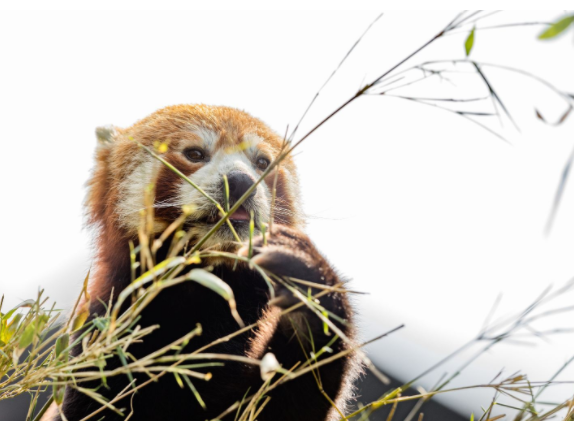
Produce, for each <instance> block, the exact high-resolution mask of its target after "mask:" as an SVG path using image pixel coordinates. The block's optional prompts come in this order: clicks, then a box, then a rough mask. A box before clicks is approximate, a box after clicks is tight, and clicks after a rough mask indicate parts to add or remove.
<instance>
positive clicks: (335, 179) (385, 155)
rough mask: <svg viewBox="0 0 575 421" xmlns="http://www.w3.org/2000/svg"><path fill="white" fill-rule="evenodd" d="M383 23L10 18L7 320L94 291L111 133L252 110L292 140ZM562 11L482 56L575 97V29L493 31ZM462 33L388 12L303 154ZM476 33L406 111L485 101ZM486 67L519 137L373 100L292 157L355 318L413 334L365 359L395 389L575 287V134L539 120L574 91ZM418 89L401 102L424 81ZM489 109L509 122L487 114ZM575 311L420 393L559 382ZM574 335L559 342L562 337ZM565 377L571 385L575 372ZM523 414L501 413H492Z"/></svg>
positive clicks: (82, 14) (561, 392)
mask: <svg viewBox="0 0 575 421" xmlns="http://www.w3.org/2000/svg"><path fill="white" fill-rule="evenodd" d="M379 13H380V12H378V11H340V12H331V11H321V12H313V11H306V12H297V11H282V12H254V11H250V12H240V11H228V12H225V11H218V12H209V11H182V12H174V11H171V12H162V11H152V12H136V11H114V12H105V11H76V12H63V11H59V12H39V11H37V12H3V13H2V14H1V15H0V39H1V40H2V41H0V57H1V59H2V66H0V92H1V95H0V115H1V116H2V118H1V119H0V129H1V134H2V145H3V146H2V153H1V157H2V162H1V165H0V191H1V197H2V199H1V203H2V206H0V220H1V221H2V233H3V236H2V237H3V241H2V242H0V256H2V261H1V264H2V276H1V277H0V293H1V294H4V296H5V298H4V300H5V301H4V305H5V306H6V307H5V308H10V307H12V306H13V305H15V304H17V303H18V302H20V301H21V300H24V299H28V298H32V297H35V295H36V293H37V290H38V288H43V289H44V290H45V291H46V294H47V295H49V296H50V298H51V299H52V300H55V301H56V302H57V303H58V306H59V307H60V308H64V309H69V308H70V307H71V305H72V304H73V300H74V299H75V298H76V297H77V295H78V294H79V292H80V289H81V283H82V281H83V279H84V277H85V275H86V272H87V271H88V269H89V267H90V261H91V253H92V250H91V237H90V233H89V232H88V231H87V230H85V229H84V228H83V227H84V214H83V208H82V203H83V200H84V195H85V182H86V180H87V179H88V177H89V175H90V169H91V168H92V160H93V151H94V147H95V143H96V141H95V135H94V128H95V127H96V126H101V125H106V124H114V125H116V126H120V127H126V126H129V125H131V124H133V123H134V122H135V121H137V120H138V119H140V118H143V117H145V116H146V115H148V114H150V113H151V112H153V111H155V110H157V109H159V108H161V107H164V106H167V105H172V104H179V103H206V104H215V105H227V106H232V107H237V108H240V109H244V110H246V111H247V112H249V113H251V114H252V115H254V116H256V117H259V118H261V119H262V120H263V121H265V122H266V123H267V124H269V125H270V126H271V127H272V128H274V129H275V130H276V131H277V132H279V133H281V134H283V133H284V132H285V130H286V127H287V126H288V125H289V127H290V128H291V129H293V128H294V127H295V125H296V124H297V122H298V121H299V119H300V117H301V115H302V114H303V112H304V111H305V109H306V107H307V105H308V104H309V102H310V101H311V99H312V98H313V96H314V94H315V93H316V92H317V91H318V89H319V88H320V86H321V85H322V84H323V83H324V82H325V80H326V79H327V77H328V76H329V75H330V74H331V73H332V72H333V70H334V69H335V68H336V67H337V65H338V63H340V61H341V59H342V58H343V57H344V55H345V54H346V52H347V51H348V50H349V49H350V48H351V46H352V45H353V44H354V42H355V41H356V40H357V39H358V38H359V37H360V35H361V34H362V33H363V32H364V31H365V29H366V28H367V27H368V25H369V24H370V23H372V22H373V21H374V19H376V17H377V16H378V15H379ZM565 13H566V12H564V11H544V12H543V11H528V12H518V11H509V12H501V13H497V14H494V15H492V16H489V17H488V18H486V19H485V20H482V21H478V22H477V23H476V27H477V29H476V32H475V41H474V45H473V49H472V51H471V54H470V57H469V58H470V59H473V60H476V61H478V62H482V63H494V64H499V65H503V66H511V67H513V68H518V69H522V70H525V71H527V72H529V74H532V75H535V76H537V77H539V78H542V79H543V80H545V81H548V82H550V83H551V84H552V85H553V86H554V87H556V88H557V89H559V90H561V91H567V92H571V93H572V92H573V30H572V29H569V30H567V31H566V32H565V33H564V34H562V35H561V36H559V37H557V38H555V39H553V40H548V41H541V40H538V39H537V36H538V35H539V34H540V33H541V32H542V30H543V29H544V27H543V26H541V25H537V24H534V25H525V26H510V27H502V28H492V29H489V28H488V29H484V30H482V29H481V28H482V27H489V26H499V25H504V24H509V23H525V22H529V23H539V22H553V21H556V20H557V19H558V18H559V17H560V16H562V15H564V14H565ZM456 14H457V12H453V11H447V12H443V11H442V12H431V11H425V12H422V11H410V12H399V11H392V12H386V13H384V15H383V16H382V17H381V18H380V19H379V20H378V21H377V22H376V23H375V24H374V25H373V27H372V28H371V29H370V31H369V32H368V33H367V34H366V35H365V37H364V39H363V40H362V41H361V43H360V44H359V45H358V46H357V47H356V48H355V50H354V51H353V52H352V54H351V55H350V56H349V57H348V59H347V61H346V62H345V63H344V64H343V66H342V67H341V68H340V69H339V71H338V73H337V74H336V75H335V76H334V78H333V79H332V80H331V81H330V83H329V84H328V85H327V86H326V88H325V89H324V90H323V91H322V93H321V95H320V96H319V97H318V99H317V101H316V102H315V104H314V106H313V107H312V109H311V110H310V112H309V113H308V114H307V116H306V118H305V119H304V121H303V123H302V125H301V126H300V128H299V129H298V134H296V139H297V138H299V137H300V136H302V135H303V134H305V133H306V132H307V131H308V130H309V129H311V128H312V127H313V126H314V125H315V124H317V123H318V122H319V121H321V119H322V118H323V117H325V116H326V115H327V114H329V113H330V112H331V111H333V110H334V109H335V108H336V107H337V106H339V105H340V104H341V103H342V102H343V101H345V100H346V99H347V98H349V97H350V96H351V95H353V94H354V93H355V92H357V90H358V89H359V88H360V87H361V86H363V85H365V83H367V82H369V81H371V80H372V79H374V78H375V77H377V76H378V75H379V74H381V73H383V72H384V71H385V70H387V69H388V68H390V67H391V66H393V65H394V64H396V63H397V62H399V61H400V60H402V59H403V58H404V57H406V56H407V55H408V54H410V53H412V52H413V51H415V50H416V49H417V48H418V47H419V46H421V45H422V44H423V43H425V42H426V41H427V40H428V39H430V38H431V37H432V36H433V35H435V34H436V33H437V32H438V31H439V30H440V29H441V28H443V27H444V26H445V25H446V24H447V23H448V22H449V21H451V20H452V19H453V18H454V17H455V15H456ZM470 29H471V27H465V28H464V29H462V30H458V31H454V32H455V33H454V34H452V35H449V36H446V37H445V38H442V39H440V40H438V41H437V42H436V43H434V44H433V45H432V46H430V47H429V48H428V49H426V50H424V51H423V52H422V53H421V54H418V55H417V56H416V57H414V58H412V59H411V60H410V61H409V62H408V63H406V65H405V68H409V67H412V66H417V65H420V64H421V63H425V62H429V61H432V60H433V61H435V60H445V62H442V63H439V64H437V65H435V67H429V68H433V69H435V70H436V71H440V72H441V74H440V75H436V76H434V77H429V78H426V79H425V80H422V81H420V82H417V83H413V84H412V85H408V86H405V87H404V88H401V89H397V90H395V91H393V94H396V95H404V96H409V97H412V98H413V97H418V98H421V97H426V98H430V97H432V98H452V99H461V98H479V97H487V96H489V90H488V89H487V87H486V86H485V83H484V82H482V81H481V79H480V78H479V77H478V75H477V73H476V72H475V71H474V69H473V67H472V66H469V65H468V64H465V63H458V64H453V62H452V60H464V59H465V58H466V52H465V48H464V43H465V40H466V39H467V38H468V35H469V31H470ZM482 69H483V71H484V72H485V76H486V77H487V78H488V80H489V82H490V84H491V85H492V87H493V88H494V89H496V91H497V94H498V97H499V98H501V100H502V102H503V103H504V104H505V107H506V109H507V110H508V111H509V113H510V114H511V116H512V118H513V121H514V123H515V124H516V126H517V127H518V128H516V127H515V125H514V123H513V122H512V121H511V120H510V119H509V118H508V117H507V116H506V115H505V112H504V110H502V108H501V106H499V108H498V109H499V110H500V114H501V117H500V118H499V117H497V116H481V117H477V121H478V122H480V123H481V124H482V125H485V126H486V127H487V128H488V129H489V130H491V131H489V130H487V129H486V128H484V127H480V126H479V125H478V124H474V123H473V122H471V121H469V120H468V119H465V118H462V116H461V115H458V114H457V113H454V112H448V111H446V110H443V109H441V108H438V107H433V106H425V104H423V103H421V102H416V101H413V100H405V98H397V97H392V96H391V95H384V96H381V95H380V96H377V95H373V96H366V97H363V98H360V99H358V100H357V101H355V102H354V103H353V104H352V105H351V106H349V107H348V108H346V109H345V110H343V111H342V112H341V113H340V114H339V115H337V116H336V117H334V118H333V119H332V120H330V121H329V122H328V123H327V124H325V125H324V126H322V127H321V129H319V130H318V131H317V132H316V133H314V134H313V135H312V136H311V137H310V138H309V139H307V140H306V141H305V142H304V143H303V144H302V145H301V148H300V149H299V153H298V155H297V158H296V162H297V164H298V166H299V172H300V179H301V185H302V189H303V200H304V207H305V211H306V213H307V214H308V218H309V224H308V227H307V231H308V233H309V234H310V236H311V238H312V239H313V240H314V241H315V242H316V244H317V245H318V247H319V249H320V250H321V251H322V252H323V253H324V254H325V255H326V256H327V257H328V258H329V260H330V261H332V262H333V264H334V265H335V266H336V267H337V268H338V269H339V270H340V271H341V273H342V274H343V275H344V276H345V277H347V278H349V279H350V280H351V282H350V287H351V288H352V289H354V290H358V291H364V292H366V293H368V294H366V295H357V296H356V297H355V299H354V301H355V306H356V308H357V311H358V313H359V324H360V331H361V336H362V338H363V339H364V340H368V339H371V338H373V337H376V336H378V335H380V334H382V333H384V332H386V331H388V330H390V329H393V328H394V327H397V326H398V325H401V324H405V327H404V328H402V329H400V330H399V331H397V332H395V333H394V334H392V335H390V336H389V337H386V338H383V339H381V340H379V341H376V342H374V343H372V344H371V345H369V346H368V347H367V353H368V356H369V357H370V358H371V359H372V360H373V361H374V363H375V364H376V365H377V366H378V367H379V369H381V370H382V371H383V372H384V373H386V374H387V375H389V376H391V377H393V378H394V379H396V380H397V382H399V383H398V384H402V383H405V382H407V381H410V380H411V379H413V378H416V377H418V376H419V375H420V374H422V373H425V372H426V370H427V369H429V368H430V367H433V366H434V365H435V364H436V363H438V362H440V361H441V360H442V359H443V358H445V357H447V356H448V355H450V354H451V353H452V352H453V351H455V350H457V349H459V348H460V347H461V346H463V345H465V344H466V343H468V342H469V341H473V340H474V338H476V337H477V335H478V334H479V332H480V331H481V329H482V327H483V326H484V323H485V320H486V318H487V317H488V315H490V314H491V316H490V317H491V318H490V320H491V321H492V322H496V321H497V320H503V319H504V318H505V317H512V316H513V315H514V314H517V313H518V312H521V311H522V310H523V309H525V308H526V307H528V306H529V305H530V304H531V303H532V302H533V301H534V300H536V299H537V297H538V296H539V295H540V294H541V293H542V292H543V291H544V290H545V289H546V288H547V287H551V288H552V290H551V291H557V290H559V289H561V288H562V287H563V286H565V285H566V284H567V283H568V282H569V280H570V279H572V276H573V252H574V242H573V214H574V212H573V176H572V175H571V176H569V177H568V178H567V181H566V184H565V190H564V193H563V195H562V198H561V201H560V204H559V207H558V210H557V212H556V214H555V217H554V219H553V223H552V226H551V229H550V230H549V232H548V233H546V230H545V227H546V224H548V221H549V215H550V213H551V209H552V205H553V202H554V198H555V196H556V191H557V188H558V185H559V183H560V180H561V177H562V174H563V172H564V169H565V166H566V164H567V163H568V161H569V159H572V154H573V134H574V132H573V117H572V116H569V117H567V119H566V120H565V122H564V123H563V124H560V125H557V126H555V125H552V124H546V123H545V122H544V121H543V120H542V119H539V118H537V117H536V111H535V110H537V111H538V112H539V113H540V115H542V116H543V118H545V119H546V120H548V121H550V122H553V123H554V122H556V121H557V120H559V118H560V117H561V116H562V115H563V113H564V112H565V110H566V104H565V101H564V100H562V98H561V97H560V96H559V95H558V94H557V92H555V91H554V90H553V89H551V88H550V87H549V86H547V85H545V83H541V82H540V81H538V80H536V79H534V78H533V77H530V76H528V75H526V74H522V73H517V72H512V71H509V70H506V69H501V68H496V67H482ZM414 73H418V74H417V76H413V75H412V74H411V73H410V74H406V75H405V77H406V78H405V79H404V80H403V82H400V83H399V84H402V83H410V81H413V80H415V79H417V78H418V77H420V76H421V75H424V74H425V73H424V72H422V71H417V70H415V71H414ZM410 78H411V79H410ZM399 84H398V86H399ZM391 93H392V92H390V94H391ZM447 105H449V106H450V108H451V109H460V108H458V107H467V106H468V105H467V104H459V103H450V104H447ZM447 105H446V104H444V103H441V106H447ZM476 107H477V108H476V109H475V111H487V112H492V111H493V103H492V100H491V98H488V99H486V100H485V101H478V104H477V105H476ZM465 109H468V108H465ZM492 132H495V133H497V135H494V134H493V133H492ZM502 138H504V139H502ZM374 217H375V218H376V220H377V223H374V222H373V221H374ZM571 283H572V281H571ZM551 294H552V292H551ZM498 297H500V298H499V299H498ZM497 300H499V301H498V305H497V306H496V308H495V309H494V310H493V311H492V308H493V307H494V303H495V302H496V301H497ZM572 306H573V291H572V289H569V288H568V290H567V292H566V293H564V294H561V295H560V296H558V297H557V298H556V299H553V300H550V301H549V302H548V303H546V304H545V305H544V306H542V307H541V309H540V311H539V313H543V312H549V313H550V314H549V316H548V317H544V318H542V319H540V320H537V321H535V322H534V323H533V324H532V325H530V326H529V327H528V329H523V330H521V331H519V332H517V337H514V338H513V339H512V340H508V341H503V342H502V343H500V344H497V345H496V346H492V347H490V348H489V350H488V352H485V353H482V354H481V355H480V356H479V357H478V358H477V359H475V360H474V361H473V363H472V364H470V365H469V366H467V362H468V361H469V360H470V359H471V358H473V356H474V355H476V354H477V353H478V352H479V350H481V349H483V348H485V347H486V346H487V345H488V344H489V342H488V341H485V340H480V341H475V342H473V343H472V344H471V345H470V346H469V347H467V348H466V349H465V350H464V351H463V352H461V353H459V354H457V355H456V356H454V357H453V358H450V359H449V360H448V361H447V362H446V363H445V364H442V365H441V366H439V367H437V368H436V369H434V370H431V371H430V372H429V373H427V374H426V375H425V376H423V377H421V378H419V379H418V381H417V382H416V385H417V386H421V387H423V388H425V389H427V390H429V389H431V388H432V387H433V386H434V385H435V384H436V383H437V382H438V381H442V380H441V379H442V378H443V379H444V380H445V379H446V378H449V377H450V376H452V375H453V374H454V373H455V372H457V371H459V370H460V369H461V368H462V367H463V368H464V370H461V372H460V374H459V375H458V376H456V377H455V378H454V379H453V381H452V382H451V383H450V387H462V386H468V385H476V384H486V383H488V382H490V381H491V380H492V379H493V378H494V377H495V376H496V375H497V374H498V373H499V372H501V371H502V370H503V373H502V374H501V377H500V378H504V377H506V376H508V375H510V374H512V373H514V372H516V371H518V370H519V371H520V372H521V373H525V374H527V375H528V376H529V379H530V380H532V381H544V380H548V379H549V378H550V377H551V376H553V374H554V373H555V372H556V371H557V370H558V369H559V368H560V367H561V366H562V365H563V364H564V363H566V362H567V361H568V360H569V359H570V358H571V357H572V355H573V335H572V329H573V321H572V312H565V311H563V312H555V310H556V309H562V308H563V309H565V308H566V309H569V308H571V309H572ZM557 329H559V330H560V331H561V332H562V333H561V334H552V333H553V332H548V331H555V330H557ZM498 332H499V333H500V331H498ZM538 332H548V333H549V334H538ZM496 333H497V332H496ZM444 375H445V376H444ZM442 376H444V377H442ZM558 380H564V381H572V366H571V367H570V368H569V369H568V370H566V371H564V372H562V373H561V375H559V376H558ZM389 387H390V386H382V385H380V384H378V382H377V381H376V380H375V379H374V378H372V377H368V378H366V379H365V380H363V382H361V383H360V391H359V395H360V397H359V401H360V402H361V403H363V404H365V403H368V402H370V401H372V400H375V399H377V398H378V397H379V396H381V394H383V393H384V392H385V391H386V390H387V389H388V388H389ZM572 394H573V385H572V384H570V383H568V384H564V385H558V386H553V387H550V388H548V389H547V390H546V391H545V395H544V396H545V399H546V400H548V401H550V402H561V401H564V400H566V399H568V398H570V397H571V396H572ZM492 397H493V390H491V389H471V390H466V391H461V392H455V393H449V394H445V395H440V396H437V397H435V398H434V399H433V400H432V402H431V403H430V404H425V406H424V407H423V409H422V411H423V412H425V413H426V414H431V415H426V419H438V420H439V419H442V420H450V419H453V420H456V419H469V416H470V414H471V413H475V414H476V415H477V414H481V413H482V410H481V406H483V407H486V406H488V405H489V403H490V402H491V399H492ZM434 401H437V403H438V404H440V405H441V407H442V408H443V409H437V410H438V411H442V410H445V411H449V412H445V413H443V412H432V408H434V407H433V406H429V411H430V412H429V413H427V412H426V411H427V410H426V408H428V405H432V404H433V402H434ZM502 402H503V401H502ZM434 405H435V404H434ZM435 407H436V408H439V405H435ZM497 411H499V412H497ZM506 411H507V412H509V411H510V410H509V408H505V407H498V409H496V410H495V411H494V414H498V413H506ZM0 412H2V411H0ZM6 413H7V412H4V414H6ZM433 414H437V415H433ZM447 414H448V415H447ZM428 416H429V418H428ZM0 419H2V420H3V419H4V418H2V416H1V415H0ZM6 419H17V418H6ZM371 419H378V418H375V415H374V416H373V417H372V418H371Z"/></svg>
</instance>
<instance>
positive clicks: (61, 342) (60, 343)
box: [56, 333, 70, 361]
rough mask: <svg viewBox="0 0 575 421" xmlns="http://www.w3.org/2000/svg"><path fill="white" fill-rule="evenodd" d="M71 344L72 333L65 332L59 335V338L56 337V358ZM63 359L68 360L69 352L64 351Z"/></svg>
mask: <svg viewBox="0 0 575 421" xmlns="http://www.w3.org/2000/svg"><path fill="white" fill-rule="evenodd" d="M69 344H70V335H69V334H67V333H64V334H63V335H61V336H59V337H58V339H56V358H58V357H59V356H60V354H62V351H64V350H65V349H66V348H68V345H69ZM63 359H64V361H66V360H68V352H65V353H64V357H63Z"/></svg>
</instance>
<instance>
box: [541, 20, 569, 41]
mask: <svg viewBox="0 0 575 421" xmlns="http://www.w3.org/2000/svg"><path fill="white" fill-rule="evenodd" d="M571 25H573V15H569V16H565V17H563V18H561V19H559V20H558V21H557V22H555V23H553V24H551V26H549V28H547V29H546V30H545V31H543V32H542V33H541V34H539V37H538V38H539V39H551V38H555V37H556V36H557V35H559V34H560V33H562V32H563V31H565V30H566V29H567V28H569V27H570V26H571Z"/></svg>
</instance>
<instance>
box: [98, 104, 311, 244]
mask: <svg viewBox="0 0 575 421" xmlns="http://www.w3.org/2000/svg"><path fill="white" fill-rule="evenodd" d="M100 134H101V135H100V138H101V140H102V141H103V145H102V146H101V148H100V149H99V151H98V155H97V166H96V171H95V173H94V177H93V179H92V180H91V182H90V187H91V188H90V192H89V195H88V207H89V210H90V214H91V221H92V222H94V223H97V224H98V225H100V226H101V227H102V228H103V229H104V230H106V231H109V230H110V229H114V230H118V231H120V232H121V233H122V236H123V237H126V238H132V237H134V236H135V235H136V234H137V230H138V226H139V224H140V219H141V218H140V210H142V209H144V208H145V201H144V197H145V196H144V191H145V189H146V188H147V187H148V186H150V185H153V186H154V191H155V198H154V205H153V206H154V211H155V219H154V225H155V226H154V230H155V231H156V232H161V231H162V230H163V229H165V228H166V227H167V226H168V225H169V224H170V223H171V222H172V221H174V220H175V219H176V218H178V217H179V216H180V215H181V214H182V212H183V211H182V209H183V207H186V210H187V211H188V212H189V216H188V218H187V219H186V223H185V228H186V229H187V230H188V231H189V232H190V233H191V234H192V238H193V240H192V241H194V239H195V240H196V241H197V240H198V239H200V238H201V237H203V236H204V235H205V234H206V233H207V232H208V231H209V230H210V229H211V228H212V227H213V226H214V224H215V223H216V222H217V221H218V220H219V219H220V217H221V215H220V212H219V211H218V209H217V206H216V205H215V204H214V202H213V201H216V202H217V203H219V204H220V205H221V206H222V207H223V208H225V207H226V197H227V204H228V205H229V206H230V207H231V206H233V205H234V203H235V202H236V201H237V200H238V199H239V198H240V197H241V196H242V195H243V194H244V193H245V192H246V191H247V190H248V189H250V188H251V187H252V186H253V185H254V184H255V183H256V181H257V180H258V179H259V178H260V176H261V175H262V173H263V172H264V171H265V169H266V168H267V167H268V166H269V165H270V163H271V162H273V160H274V159H276V158H277V156H278V155H279V153H280V149H281V145H282V139H281V138H280V137H279V136H278V135H277V134H275V133H274V132H273V131H271V130H270V129H269V128H268V127H267V126H266V125H264V124H263V123H262V122H261V121H259V120H257V119H255V118H253V117H251V116H249V115H248V114H246V113H244V112H241V111H238V110H235V109H232V108H226V107H210V106H201V105H200V106H191V105H183V106H174V107H168V108H165V109H162V110H160V111H157V112H156V113H154V114H152V115H151V116H149V117H147V118H145V119H143V120H141V121H139V122H138V123H136V124H135V125H134V126H132V127H130V128H128V129H115V130H114V131H110V132H107V133H106V132H101V133H100ZM137 142H139V143H141V144H142V145H145V146H148V147H150V148H151V149H153V148H154V145H155V146H157V145H162V144H163V145H166V146H167V150H165V146H164V147H162V148H160V149H159V150H156V153H158V154H160V153H161V156H162V158H163V159H165V160H166V161H168V162H169V163H170V164H171V165H173V166H174V167H175V168H177V169H178V170H179V171H180V172H181V173H183V174H184V175H185V176H186V177H188V178H189V180H190V181H191V182H192V183H193V184H195V186H196V187H199V189H201V190H202V191H200V190H199V189H198V188H196V187H194V186H192V185H191V184H190V183H189V182H188V181H186V180H184V179H182V178H181V177H179V176H178V175H177V174H175V173H174V172H173V171H172V170H170V169H169V168H168V167H167V166H165V165H164V164H163V163H161V162H160V161H158V160H157V159H156V158H154V157H153V156H152V155H151V154H149V153H148V152H147V151H146V150H144V149H143V148H141V147H139V145H138V143H137ZM276 172H277V185H276V199H275V206H274V210H273V213H272V209H271V202H272V190H273V183H274V179H275V177H276ZM224 176H225V177H226V178H227V183H228V191H229V194H226V189H225V182H224ZM206 196H209V198H208V197H206ZM272 214H273V217H274V220H275V221H276V222H279V223H282V224H285V225H290V226H294V227H300V228H301V226H302V224H303V221H302V219H301V212H300V206H299V188H298V182H297V176H296V173H295V167H294V164H293V161H292V160H291V158H290V157H287V158H286V159H285V160H284V161H282V163H281V165H280V166H279V169H274V170H273V171H271V173H270V174H269V175H268V176H267V177H266V178H265V179H264V180H263V181H262V182H261V183H259V184H258V185H257V186H256V187H255V188H254V190H253V192H252V193H251V194H250V195H249V197H248V198H247V199H246V200H245V201H244V202H243V204H242V206H241V207H240V208H239V209H238V210H237V211H236V212H235V213H234V214H233V215H231V217H230V221H231V222H232V225H233V226H234V228H235V230H236V232H237V234H238V235H239V236H240V238H241V239H242V240H245V239H247V238H248V235H249V221H250V218H252V217H253V220H254V223H255V228H256V230H259V228H260V227H261V226H262V224H264V223H268V222H269V220H270V217H271V215H272ZM235 241H236V240H235V238H234V236H233V235H232V232H231V230H230V229H229V228H228V227H227V226H226V225H225V224H224V225H223V226H222V227H221V228H220V229H219V230H218V232H217V233H216V234H215V235H214V236H212V237H211V238H210V240H209V241H208V242H206V243H205V247H218V248H220V247H221V248H228V249H229V248H230V244H232V243H234V242H235Z"/></svg>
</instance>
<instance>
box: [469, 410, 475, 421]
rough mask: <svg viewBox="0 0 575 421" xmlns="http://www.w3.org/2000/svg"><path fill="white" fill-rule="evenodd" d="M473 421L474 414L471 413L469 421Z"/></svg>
mask: <svg viewBox="0 0 575 421" xmlns="http://www.w3.org/2000/svg"><path fill="white" fill-rule="evenodd" d="M474 419H475V414H474V413H473V412H472V413H471V417H470V418H469V421H473V420H474Z"/></svg>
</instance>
